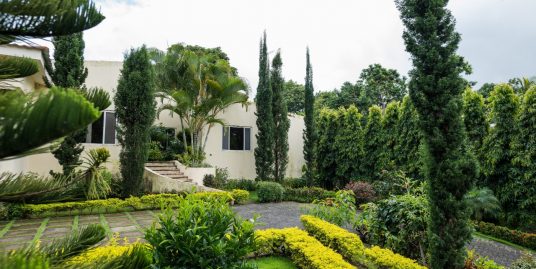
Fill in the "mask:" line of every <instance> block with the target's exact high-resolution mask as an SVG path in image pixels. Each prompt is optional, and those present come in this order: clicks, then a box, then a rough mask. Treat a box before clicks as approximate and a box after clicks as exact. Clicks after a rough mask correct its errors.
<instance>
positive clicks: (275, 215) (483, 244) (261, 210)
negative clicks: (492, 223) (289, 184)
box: [233, 202, 523, 266]
mask: <svg viewBox="0 0 536 269" xmlns="http://www.w3.org/2000/svg"><path fill="white" fill-rule="evenodd" d="M306 206H308V205H307V204H300V203H294V202H283V203H275V204H249V205H240V206H234V207H233V209H234V210H235V212H236V213H237V214H239V215H241V216H242V217H244V218H251V217H252V216H253V215H254V214H255V213H258V214H260V215H261V217H260V218H259V219H258V220H257V221H258V222H260V223H261V224H262V225H259V226H258V227H257V229H266V228H285V227H300V228H303V226H302V225H301V223H300V215H302V214H304V212H305V211H304V208H305V207H306ZM468 248H469V249H474V250H475V253H477V254H479V255H481V256H487V257H488V258H490V259H492V260H494V261H495V262H496V263H498V264H501V265H504V266H509V265H510V264H511V263H512V262H514V261H515V260H517V259H518V258H519V257H520V256H521V254H522V253H523V252H522V251H520V250H518V249H515V248H513V247H511V246H507V245H504V244H502V243H499V242H495V241H491V240H487V239H484V238H478V237H476V238H474V239H473V241H472V242H471V243H469V245H468Z"/></svg>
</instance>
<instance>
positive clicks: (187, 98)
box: [156, 49, 248, 165]
mask: <svg viewBox="0 0 536 269" xmlns="http://www.w3.org/2000/svg"><path fill="white" fill-rule="evenodd" d="M156 71H157V80H158V83H157V84H158V86H159V93H158V96H159V97H161V98H162V99H166V100H167V102H166V103H165V104H164V105H162V106H161V107H160V109H159V113H160V112H161V111H163V110H168V111H170V112H174V113H176V114H177V115H178V116H179V118H180V125H181V128H182V129H183V130H184V128H185V126H188V128H189V129H190V131H191V133H192V135H191V137H190V143H187V142H188V141H186V135H185V134H184V132H183V143H184V144H185V145H187V144H190V145H191V154H192V157H193V165H197V164H199V162H200V161H202V159H203V156H204V151H205V146H206V143H207V140H208V136H209V134H210V131H211V129H212V127H214V125H216V124H220V125H223V124H224V122H223V120H222V119H221V118H218V114H220V113H221V112H222V111H223V110H224V109H225V108H227V107H229V106H230V105H232V104H242V105H247V104H248V86H247V84H246V82H245V81H244V80H243V79H242V78H239V77H237V76H234V75H233V73H232V72H233V69H232V67H231V66H230V65H229V62H228V61H226V60H224V59H219V58H218V57H217V56H216V55H214V54H210V53H202V52H193V51H189V50H181V51H179V52H177V51H175V50H173V49H170V50H169V51H168V53H167V54H166V56H165V57H164V59H163V62H161V63H157V64H156ZM205 128H206V132H205Z"/></svg>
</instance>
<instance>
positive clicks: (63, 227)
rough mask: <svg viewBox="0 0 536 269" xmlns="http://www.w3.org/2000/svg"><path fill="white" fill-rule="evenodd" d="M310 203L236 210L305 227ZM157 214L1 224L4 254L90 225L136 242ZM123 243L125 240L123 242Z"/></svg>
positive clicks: (514, 254) (513, 252) (484, 246)
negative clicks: (93, 224)
mask: <svg viewBox="0 0 536 269" xmlns="http://www.w3.org/2000/svg"><path fill="white" fill-rule="evenodd" d="M308 206H310V205H308V204H300V203H295V202H282V203H273V204H271V203H268V204H248V205H238V206H233V207H232V208H233V210H234V211H235V212H236V213H237V214H238V215H240V216H242V217H243V218H247V219H250V218H253V217H254V215H260V217H259V218H258V219H257V222H258V225H257V229H266V228H285V227H303V226H302V224H301V223H300V215H302V214H304V213H305V211H306V207H308ZM156 213H157V212H156V211H154V212H153V211H150V210H147V211H136V212H123V213H113V214H99V215H84V216H70V217H51V218H45V219H26V220H15V221H1V222H0V252H1V251H7V250H11V249H16V248H20V247H22V246H24V245H26V244H28V243H31V242H37V241H40V242H42V243H50V242H52V240H53V239H55V238H60V237H63V236H65V235H67V234H68V233H69V232H70V231H71V230H73V229H77V228H78V227H81V226H84V225H87V224H90V223H100V224H102V225H103V226H104V227H105V229H106V232H107V235H108V239H109V238H110V237H111V236H112V235H113V234H116V233H117V234H119V237H121V238H127V239H128V241H129V242H134V241H136V240H139V239H141V238H143V230H144V229H145V228H147V227H150V226H151V224H152V223H153V221H154V220H155V218H156ZM120 242H123V240H120ZM468 247H469V248H471V249H475V251H476V253H478V254H480V255H483V256H488V257H490V258H491V259H493V260H495V261H496V262H497V263H500V264H503V265H506V266H508V265H510V264H511V263H512V262H513V261H514V260H516V259H517V258H518V257H519V256H520V255H521V253H522V252H521V251H520V250H518V249H515V248H513V247H511V246H507V245H504V244H501V243H498V242H495V241H490V240H487V239H483V238H475V239H473V241H472V242H471V243H470V244H469V246H468Z"/></svg>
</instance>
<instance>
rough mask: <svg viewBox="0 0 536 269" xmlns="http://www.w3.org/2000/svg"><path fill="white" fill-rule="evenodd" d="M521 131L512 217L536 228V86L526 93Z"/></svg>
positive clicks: (515, 156) (516, 152)
mask: <svg viewBox="0 0 536 269" xmlns="http://www.w3.org/2000/svg"><path fill="white" fill-rule="evenodd" d="M523 97H524V98H523V105H522V109H521V113H520V116H519V121H518V126H519V132H518V135H516V137H515V139H514V142H513V150H514V152H513V159H512V165H513V169H512V170H511V171H512V176H511V178H512V179H513V180H511V181H510V182H509V183H508V188H506V190H507V195H509V202H510V203H512V204H513V205H514V210H513V212H508V213H510V216H509V220H510V221H511V222H516V224H519V225H521V226H524V228H529V227H536V212H535V210H534V208H536V162H534V160H536V136H535V135H534V134H536V86H532V87H531V88H530V89H529V90H528V91H527V92H525V94H524V95H523Z"/></svg>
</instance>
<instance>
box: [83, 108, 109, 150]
mask: <svg viewBox="0 0 536 269" xmlns="http://www.w3.org/2000/svg"><path fill="white" fill-rule="evenodd" d="M108 113H114V114H115V131H114V142H113V143H105V140H106V120H107V118H108V116H107V114H108ZM102 115H103V119H102V141H101V142H100V143H94V142H91V133H92V130H91V127H92V126H93V123H91V124H90V125H88V126H87V130H88V132H87V136H86V144H93V145H117V113H116V112H115V110H104V111H102Z"/></svg>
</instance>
